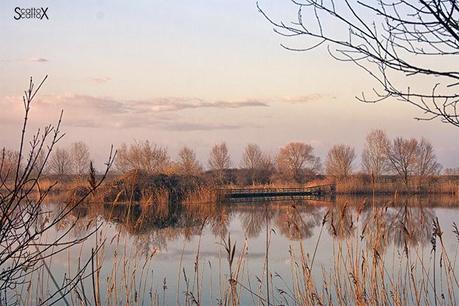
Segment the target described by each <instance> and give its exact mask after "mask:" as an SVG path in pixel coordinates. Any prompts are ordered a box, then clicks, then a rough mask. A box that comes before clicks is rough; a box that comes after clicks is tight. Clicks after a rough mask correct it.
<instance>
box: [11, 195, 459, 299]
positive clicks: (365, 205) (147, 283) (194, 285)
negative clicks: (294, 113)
mask: <svg viewBox="0 0 459 306" xmlns="http://www.w3.org/2000/svg"><path fill="white" fill-rule="evenodd" d="M77 216H79V217H78V218H77ZM435 218H438V220H439V222H440V224H441V226H442V230H443V232H444V234H443V239H444V241H445V242H446V244H445V248H446V250H447V252H448V255H449V257H450V258H451V260H452V262H453V269H455V268H456V255H457V251H458V246H459V243H458V242H457V237H456V236H455V234H454V233H453V222H459V200H457V199H454V198H436V197H429V198H398V199H394V198H390V197H378V198H375V199H371V198H364V197H358V198H356V197H354V198H353V197H338V198H337V199H336V202H321V201H303V200H297V201H282V202H269V203H265V202H257V203H237V204H227V205H211V204H205V205H204V204H203V205H189V206H178V205H172V206H170V207H154V208H142V207H131V208H127V207H124V206H118V207H111V206H100V205H99V206H98V207H96V206H93V207H89V208H80V209H78V211H76V212H75V214H74V215H72V216H69V218H68V220H66V222H63V223H62V224H60V225H59V228H57V229H56V231H55V232H53V233H52V234H50V237H49V238H52V236H53V235H59V233H62V232H63V231H64V230H65V229H66V228H68V226H69V224H72V223H73V222H76V225H75V228H73V229H72V231H71V232H72V236H73V237H83V236H84V235H85V234H87V233H89V232H91V231H92V230H94V228H95V226H96V224H98V225H99V226H100V228H99V230H98V233H97V238H98V242H97V243H96V237H95V236H94V235H93V236H92V237H91V238H90V239H88V240H87V241H86V242H84V243H83V244H82V245H79V246H77V247H74V248H72V249H70V250H68V251H66V252H64V253H61V254H59V255H57V256H54V257H53V259H52V260H51V261H50V262H49V266H50V269H51V270H52V271H53V274H54V275H55V276H56V279H57V280H58V282H59V283H60V282H61V281H62V280H63V275H64V274H65V275H66V276H69V275H72V274H74V273H75V270H76V268H77V267H78V264H79V263H80V265H82V264H83V263H84V262H85V261H86V260H88V258H89V257H90V254H91V249H93V248H96V247H97V245H99V246H100V245H102V247H101V250H100V252H99V258H98V262H99V264H100V266H101V269H100V274H99V275H100V295H101V299H102V304H103V305H105V304H119V305H125V304H127V303H129V304H134V305H136V304H139V305H142V304H143V305H150V303H151V302H154V303H157V304H159V305H175V304H176V303H177V301H178V304H180V305H185V304H186V297H188V299H189V300H192V299H195V300H197V301H199V302H200V303H201V304H202V305H218V301H219V299H221V297H222V296H224V295H225V292H226V290H227V288H228V279H229V266H228V262H227V254H226V251H225V247H224V241H225V242H227V240H228V236H230V237H231V243H232V244H233V243H234V242H235V243H236V252H235V260H234V263H233V267H232V270H233V271H235V270H237V266H238V260H239V258H240V255H241V252H242V251H243V250H244V247H245V246H247V252H246V255H245V256H243V261H242V264H241V265H240V271H239V275H238V281H239V282H240V284H242V285H243V286H244V287H239V288H238V294H239V296H240V298H241V304H242V305H245V304H250V305H252V304H256V305H258V304H259V302H260V300H257V298H256V295H255V294H258V295H260V296H266V282H265V280H266V274H265V271H266V269H265V262H266V239H267V236H268V239H269V252H268V263H269V272H270V275H271V281H270V284H269V290H270V291H271V294H270V296H271V303H273V304H276V305H277V304H290V305H294V304H295V302H294V299H292V298H289V296H290V294H291V295H293V292H292V291H293V290H294V288H295V281H294V278H293V277H292V275H294V273H295V272H294V271H295V269H296V268H295V267H297V268H298V267H299V265H301V262H304V261H302V260H301V259H300V257H301V249H303V250H304V257H305V258H306V260H307V262H308V263H309V264H311V262H312V260H313V257H314V263H313V269H312V274H313V277H314V280H315V281H316V283H317V286H318V287H321V286H322V285H323V279H324V275H327V273H329V272H327V271H330V270H331V269H333V266H334V262H335V259H336V256H337V252H338V250H339V247H340V246H341V247H344V248H345V249H350V250H356V249H355V248H354V247H353V246H355V245H358V250H357V251H355V254H357V255H356V258H359V256H360V255H359V254H360V252H361V251H362V250H368V251H377V254H378V256H380V257H381V258H384V259H385V260H386V264H385V269H387V271H388V272H387V273H388V274H390V273H394V275H399V274H401V272H402V270H403V269H405V268H406V265H404V264H403V263H404V262H405V261H406V256H405V253H404V252H405V250H406V249H409V252H411V253H412V254H414V255H413V256H415V257H416V258H424V259H425V262H426V263H427V264H429V265H430V263H432V261H433V258H432V256H433V253H432V251H431V250H432V243H431V237H432V228H433V225H432V224H433V220H434V219H435ZM351 245H352V246H351ZM316 248H317V250H316V254H315V256H314V252H315V249H316ZM295 263H297V264H298V263H300V264H299V265H297V264H295ZM95 265H96V266H97V261H96V262H95ZM419 269H420V268H419ZM38 274H39V275H38ZM185 275H186V276H185ZM345 275H346V274H345ZM198 276H199V277H198ZM440 281H441V280H440V279H439V282H440ZM91 284H92V278H90V277H89V278H86V279H84V280H83V281H82V284H79V285H78V286H77V289H76V290H77V291H78V292H79V295H80V296H83V295H86V296H87V299H88V300H90V301H92V300H93V296H92V292H91V291H89V292H88V291H86V292H84V290H83V289H81V287H82V286H81V285H83V286H84V287H86V288H90V287H91ZM54 289H55V288H54V285H53V284H52V282H51V281H50V279H49V276H48V274H47V273H45V272H44V271H42V273H37V275H34V276H33V277H32V286H31V287H30V288H28V289H27V288H18V289H17V293H18V294H20V295H21V296H22V297H23V299H24V301H25V302H24V304H32V305H33V304H36V300H35V299H37V298H39V297H40V296H42V297H43V296H47V295H48V294H49V292H51V291H53V290H54ZM456 289H457V287H455V289H453V291H456ZM87 290H90V289H87ZM444 290H446V289H444ZM249 291H252V294H250V293H249ZM126 292H128V294H126ZM457 296H458V297H459V294H457ZM68 299H69V300H70V302H73V303H76V304H77V302H78V297H77V294H73V295H72V296H71V297H70V296H69V297H68ZM115 299H116V300H117V301H118V302H117V303H115V302H114V300H115ZM190 304H192V303H190ZM297 304H298V303H297Z"/></svg>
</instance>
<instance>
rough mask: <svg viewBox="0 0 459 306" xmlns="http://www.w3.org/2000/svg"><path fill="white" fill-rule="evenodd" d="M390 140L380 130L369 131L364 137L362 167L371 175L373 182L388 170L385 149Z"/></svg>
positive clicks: (388, 164) (388, 163)
mask: <svg viewBox="0 0 459 306" xmlns="http://www.w3.org/2000/svg"><path fill="white" fill-rule="evenodd" d="M389 146H390V140H389V139H388V138H387V136H386V133H384V131H382V130H373V131H371V132H370V133H369V134H368V135H367V138H366V143H365V147H364V149H363V152H362V168H363V170H364V171H365V172H366V173H367V174H368V175H370V176H371V179H372V181H373V183H374V182H375V181H376V179H378V178H379V177H380V176H381V175H382V174H384V173H386V172H387V171H388V170H389V166H390V162H389V159H388V157H387V150H388V148H389Z"/></svg>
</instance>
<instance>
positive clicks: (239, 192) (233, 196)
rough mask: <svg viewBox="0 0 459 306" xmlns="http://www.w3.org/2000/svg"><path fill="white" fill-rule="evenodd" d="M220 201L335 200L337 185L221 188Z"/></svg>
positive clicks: (219, 192)
mask: <svg viewBox="0 0 459 306" xmlns="http://www.w3.org/2000/svg"><path fill="white" fill-rule="evenodd" d="M217 192H218V199H219V200H220V201H231V202H241V201H242V202H243V201H247V200H249V201H253V200H255V201H257V200H262V201H272V200H275V201H277V200H290V199H311V200H317V199H323V198H328V199H334V197H335V185H319V186H310V187H296V188H295V187H294V188H292V187H285V188H275V187H263V188H250V187H248V188H221V189H218V191H217Z"/></svg>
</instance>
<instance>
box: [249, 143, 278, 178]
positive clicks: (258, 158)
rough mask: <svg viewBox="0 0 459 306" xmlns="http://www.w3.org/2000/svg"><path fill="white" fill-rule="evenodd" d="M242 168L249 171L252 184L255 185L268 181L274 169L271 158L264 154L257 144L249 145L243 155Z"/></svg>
mask: <svg viewBox="0 0 459 306" xmlns="http://www.w3.org/2000/svg"><path fill="white" fill-rule="evenodd" d="M241 168H243V169H246V170H248V176H249V179H250V183H251V184H253V183H256V182H258V181H260V180H262V181H266V180H267V176H270V175H271V172H272V170H273V168H274V167H273V163H272V160H271V157H270V156H269V155H267V154H265V153H263V152H262V151H261V149H260V147H259V146H258V145H257V144H248V145H247V146H246V147H245V149H244V153H243V154H242V160H241Z"/></svg>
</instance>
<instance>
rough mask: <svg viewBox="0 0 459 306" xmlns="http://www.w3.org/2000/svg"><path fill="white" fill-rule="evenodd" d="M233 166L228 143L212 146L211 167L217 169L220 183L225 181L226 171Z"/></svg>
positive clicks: (216, 172)
mask: <svg viewBox="0 0 459 306" xmlns="http://www.w3.org/2000/svg"><path fill="white" fill-rule="evenodd" d="M230 166H231V157H230V155H229V153H228V148H227V147H226V143H224V142H223V143H221V144H216V145H214V146H213V147H212V150H211V151H210V155H209V168H210V170H213V171H215V174H216V175H217V178H218V180H219V182H220V183H223V181H224V171H225V170H226V169H228V168H229V167H230Z"/></svg>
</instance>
